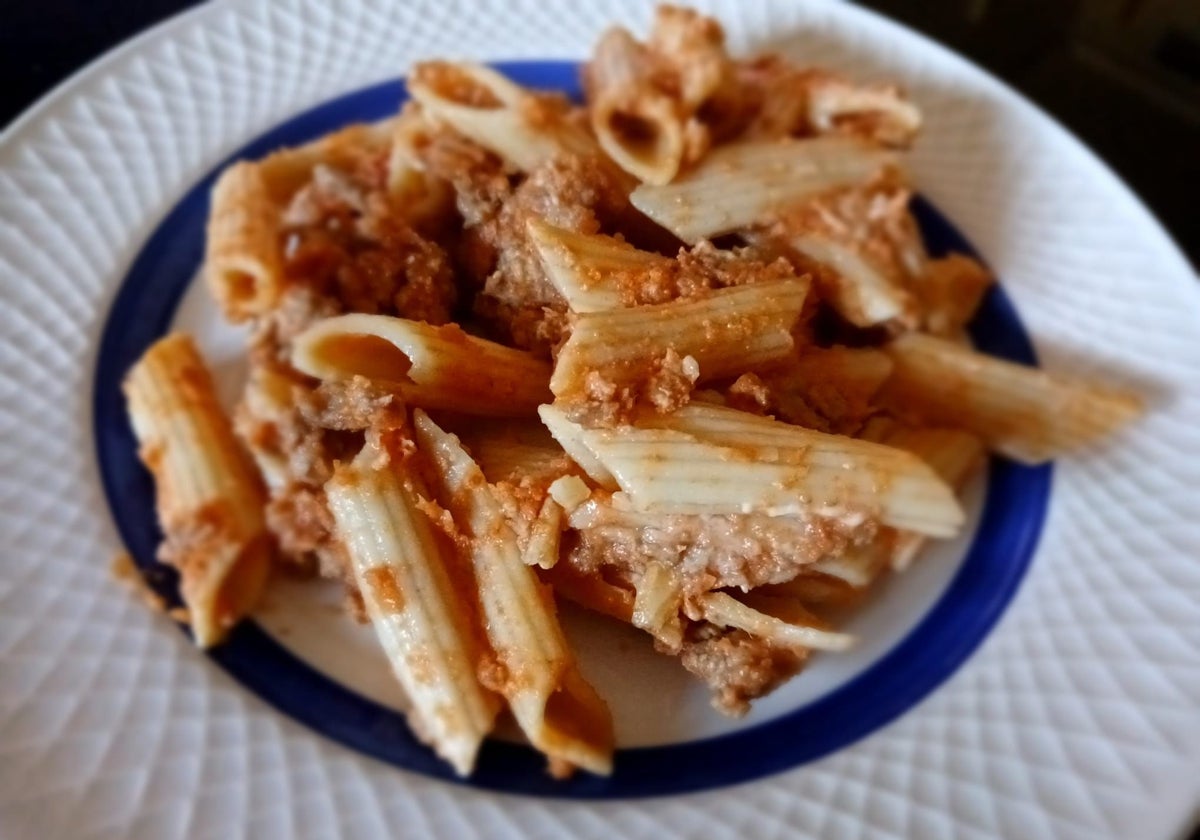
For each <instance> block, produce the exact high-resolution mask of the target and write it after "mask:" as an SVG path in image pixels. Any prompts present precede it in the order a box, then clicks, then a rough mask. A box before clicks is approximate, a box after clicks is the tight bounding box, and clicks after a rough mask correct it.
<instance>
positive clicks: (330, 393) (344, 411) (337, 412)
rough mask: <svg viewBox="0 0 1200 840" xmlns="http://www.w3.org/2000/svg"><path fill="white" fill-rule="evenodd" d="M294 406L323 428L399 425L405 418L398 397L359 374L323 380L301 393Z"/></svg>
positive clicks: (384, 427)
mask: <svg viewBox="0 0 1200 840" xmlns="http://www.w3.org/2000/svg"><path fill="white" fill-rule="evenodd" d="M297 407H298V408H299V410H300V416H301V418H302V419H303V420H304V421H305V422H306V423H308V424H309V425H310V426H311V427H313V428H318V429H325V430H339V431H355V430H357V431H362V430H364V429H376V430H378V429H400V428H403V427H404V425H405V422H406V420H405V411H404V405H403V404H402V403H401V402H400V399H399V397H398V396H397V395H396V394H395V393H394V392H392V391H390V390H388V389H387V388H385V387H383V386H381V385H378V384H376V383H374V382H372V381H371V380H369V379H366V378H365V377H362V376H355V377H354V378H353V379H349V380H330V381H327V382H322V383H321V384H320V385H319V386H317V388H316V390H314V391H311V392H308V393H304V394H302V395H300V398H299V399H298V400H297Z"/></svg>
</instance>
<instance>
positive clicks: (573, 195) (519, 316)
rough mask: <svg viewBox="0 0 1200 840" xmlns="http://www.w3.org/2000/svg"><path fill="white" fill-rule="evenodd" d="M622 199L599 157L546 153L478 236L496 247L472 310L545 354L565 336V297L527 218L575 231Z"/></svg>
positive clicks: (591, 226)
mask: <svg viewBox="0 0 1200 840" xmlns="http://www.w3.org/2000/svg"><path fill="white" fill-rule="evenodd" d="M625 206H626V195H625V192H624V191H623V190H622V189H621V186H620V184H619V182H618V180H617V178H616V177H615V176H614V175H613V172H612V168H611V167H610V166H607V165H605V164H604V163H603V162H602V161H601V160H600V159H599V158H595V157H581V156H578V155H562V156H559V157H556V158H553V159H551V160H548V161H546V162H545V163H544V164H542V165H541V166H539V167H538V168H537V169H535V170H534V171H533V172H531V173H529V176H528V177H527V178H526V179H525V180H524V181H523V182H522V183H521V185H520V186H519V187H517V189H516V191H515V192H514V193H513V195H512V198H511V200H509V201H507V202H506V203H505V204H504V205H503V207H502V208H501V209H500V211H499V212H498V213H497V214H495V215H494V216H493V217H492V218H490V219H488V220H486V221H485V222H483V223H482V224H481V225H480V226H479V228H478V234H477V235H478V237H479V238H480V240H481V241H482V242H484V243H487V244H488V245H490V246H491V247H492V248H494V249H496V251H497V253H498V254H499V256H498V259H497V261H496V264H495V267H494V269H493V270H492V271H491V272H490V273H489V274H488V275H487V277H486V279H485V281H484V285H483V291H482V293H481V294H480V295H479V297H478V298H477V299H476V303H475V311H476V314H478V315H480V316H481V317H482V318H484V319H485V320H486V321H487V322H488V323H490V324H491V325H493V326H494V327H496V328H497V329H498V330H499V331H500V332H501V334H502V335H504V336H505V337H506V338H507V339H508V340H510V341H511V342H512V343H513V344H515V345H517V346H518V347H524V348H526V349H532V350H537V351H539V352H542V353H543V354H545V355H549V351H550V349H551V348H553V347H554V346H556V345H557V344H558V343H559V341H561V339H562V337H563V330H564V328H565V326H566V321H565V319H564V318H563V317H562V313H564V312H565V311H566V302H565V301H564V300H563V298H562V296H561V295H560V294H559V293H558V291H557V290H556V289H555V288H554V285H553V284H552V283H551V282H550V281H549V279H547V277H546V273H545V270H544V269H543V268H542V261H541V258H540V257H539V256H538V254H537V252H536V249H535V248H534V247H533V244H532V243H531V242H530V241H529V236H528V234H527V232H526V225H527V224H528V222H529V220H530V219H531V218H541V219H545V220H546V221H547V222H549V223H550V224H553V225H556V226H558V227H561V228H565V229H567V230H572V231H576V232H579V233H599V232H600V228H601V225H602V222H603V220H605V219H607V218H612V217H614V216H615V215H617V214H618V213H619V212H620V211H621V209H622V208H624V207H625Z"/></svg>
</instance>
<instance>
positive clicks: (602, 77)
mask: <svg viewBox="0 0 1200 840" xmlns="http://www.w3.org/2000/svg"><path fill="white" fill-rule="evenodd" d="M587 79H588V99H589V107H588V113H589V116H590V117H591V123H592V131H594V132H595V133H596V139H597V140H599V142H600V148H602V149H603V150H604V151H605V153H606V154H607V155H608V156H609V157H610V158H612V159H613V161H614V162H616V164H617V165H618V166H620V167H621V168H622V169H624V170H625V171H626V172H628V173H629V174H631V175H633V176H634V177H636V178H637V179H638V180H640V181H644V182H646V183H649V184H666V183H669V182H670V180H671V179H672V178H674V177H675V173H676V172H678V171H679V167H680V166H681V165H682V163H683V159H684V128H685V124H686V121H687V116H686V113H685V112H684V111H683V109H682V108H681V107H680V106H679V103H678V101H677V99H676V98H675V97H672V96H671V95H670V94H668V93H667V92H666V91H664V90H662V89H660V88H659V87H657V86H656V85H654V84H653V80H652V79H651V77H650V72H649V67H648V58H647V56H646V54H645V48H644V47H643V46H642V45H641V44H639V43H638V42H637V41H636V40H634V38H633V36H632V35H630V34H629V32H628V30H626V29H623V28H621V27H613V28H611V29H609V30H608V31H607V32H605V33H604V35H603V36H601V38H600V40H599V41H598V42H597V44H596V49H595V52H594V53H593V55H592V60H591V62H589V64H588V66H587Z"/></svg>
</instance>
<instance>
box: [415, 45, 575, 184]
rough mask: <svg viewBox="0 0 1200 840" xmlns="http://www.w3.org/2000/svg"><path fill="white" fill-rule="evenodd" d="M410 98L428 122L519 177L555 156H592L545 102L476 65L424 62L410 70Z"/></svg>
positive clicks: (555, 105)
mask: <svg viewBox="0 0 1200 840" xmlns="http://www.w3.org/2000/svg"><path fill="white" fill-rule="evenodd" d="M408 92H409V94H410V95H411V96H412V98H413V99H414V100H416V101H417V102H419V103H421V106H422V107H423V108H424V110H425V113H426V114H428V115H429V117H430V118H431V119H434V120H439V121H441V122H444V123H446V124H447V125H449V126H450V127H451V128H453V129H454V130H455V131H457V132H459V133H460V134H462V135H464V136H466V137H467V138H469V139H471V140H473V141H475V142H476V143H478V144H479V145H481V146H483V147H484V148H486V149H488V150H489V151H492V152H494V153H495V154H497V155H499V156H500V157H501V158H503V159H504V161H505V162H506V163H507V164H508V165H510V166H512V167H513V168H514V169H517V170H518V171H521V172H529V171H530V170H532V169H535V168H537V166H538V165H539V164H541V163H543V162H545V161H547V160H549V159H551V158H553V157H555V156H557V155H560V154H563V153H572V154H580V155H590V154H594V153H595V152H596V151H597V147H596V141H595V140H593V139H592V138H591V137H590V136H589V135H588V134H587V132H585V131H584V130H582V129H581V128H579V127H578V126H577V125H575V124H573V123H572V122H571V121H570V120H568V119H567V115H566V113H565V108H564V107H558V103H557V102H548V101H546V100H545V99H544V98H541V97H538V96H537V95H535V94H534V93H532V92H531V91H528V90H526V89H525V88H523V87H521V86H520V85H518V84H516V83H515V82H513V81H512V80H510V79H508V78H506V77H505V76H504V75H503V74H501V73H498V72H496V71H495V70H492V69H491V68H489V67H484V66H482V65H479V64H468V63H461V64H452V63H450V62H445V61H426V62H422V63H420V64H418V65H417V66H416V67H414V68H413V71H412V74H411V75H410V76H409V77H408Z"/></svg>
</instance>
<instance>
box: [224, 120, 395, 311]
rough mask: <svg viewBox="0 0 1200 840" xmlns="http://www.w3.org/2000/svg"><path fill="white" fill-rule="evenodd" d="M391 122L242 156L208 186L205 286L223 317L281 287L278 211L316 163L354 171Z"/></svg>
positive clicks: (269, 302) (379, 145)
mask: <svg viewBox="0 0 1200 840" xmlns="http://www.w3.org/2000/svg"><path fill="white" fill-rule="evenodd" d="M393 126H394V123H393V121H392V120H385V121H383V122H380V123H375V124H371V125H352V126H349V127H347V128H344V129H342V130H341V131H337V132H334V133H333V134H330V135H329V136H327V137H323V138H321V139H319V140H316V141H314V142H312V143H308V144H306V145H303V146H299V147H297V148H294V149H284V150H282V151H279V152H275V153H274V154H271V155H268V156H267V157H266V158H264V159H263V160H261V161H259V162H257V163H249V162H247V161H239V162H237V163H235V164H233V165H232V166H230V167H229V168H228V169H226V170H225V171H224V172H223V173H221V177H220V178H218V179H217V182H216V184H215V185H214V186H213V191H212V199H211V201H212V209H211V211H210V212H209V217H208V228H207V237H206V244H205V254H204V274H205V278H206V281H207V284H208V288H209V291H210V292H211V293H212V296H213V299H214V300H216V302H217V305H218V306H220V307H221V311H222V312H223V313H224V315H225V317H226V318H228V319H229V320H230V321H233V322H235V323H236V322H241V321H245V320H247V319H249V318H254V317H257V316H260V315H264V314H266V313H268V312H270V311H271V310H272V309H273V308H274V307H275V306H276V304H278V303H279V300H280V297H281V296H282V294H283V290H284V287H285V286H286V278H285V276H284V266H283V254H282V249H281V247H280V237H281V235H282V233H283V231H284V224H283V222H284V219H283V211H284V208H285V207H287V205H288V203H289V201H290V200H291V199H292V198H293V197H294V196H295V194H296V192H297V191H298V190H299V189H300V188H301V187H302V186H303V185H304V184H305V183H307V182H308V181H309V179H310V178H311V177H312V176H313V173H314V170H315V169H316V168H318V167H325V168H326V169H327V170H353V169H355V168H357V167H360V166H362V165H363V162H364V161H366V160H369V159H370V158H371V157H372V156H374V155H376V154H378V153H380V152H382V151H383V150H384V149H386V148H387V144H388V143H389V142H390V138H391V133H392V131H393Z"/></svg>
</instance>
